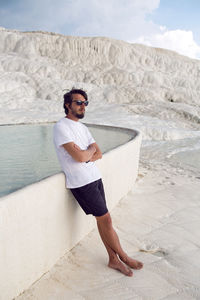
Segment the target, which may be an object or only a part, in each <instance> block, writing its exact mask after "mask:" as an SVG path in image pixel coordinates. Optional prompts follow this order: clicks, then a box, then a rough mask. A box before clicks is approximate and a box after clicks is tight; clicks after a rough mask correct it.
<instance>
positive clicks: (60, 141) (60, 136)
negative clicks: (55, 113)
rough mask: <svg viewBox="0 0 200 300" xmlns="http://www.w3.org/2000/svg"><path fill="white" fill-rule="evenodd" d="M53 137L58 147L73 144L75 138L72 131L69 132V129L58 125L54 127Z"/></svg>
mask: <svg viewBox="0 0 200 300" xmlns="http://www.w3.org/2000/svg"><path fill="white" fill-rule="evenodd" d="M53 136H54V143H55V145H56V147H59V146H62V145H64V144H67V143H70V142H73V137H72V134H71V132H70V130H68V128H64V127H63V126H61V125H60V124H56V125H55V126H54V130H53Z"/></svg>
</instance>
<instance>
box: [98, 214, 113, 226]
mask: <svg viewBox="0 0 200 300" xmlns="http://www.w3.org/2000/svg"><path fill="white" fill-rule="evenodd" d="M96 220H97V223H98V224H99V225H102V226H106V228H108V229H109V228H111V227H112V219H111V216H110V213H109V212H107V213H106V214H105V215H103V216H101V217H96Z"/></svg>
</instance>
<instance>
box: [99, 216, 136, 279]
mask: <svg viewBox="0 0 200 300" xmlns="http://www.w3.org/2000/svg"><path fill="white" fill-rule="evenodd" d="M97 226H98V230H99V234H100V236H101V239H102V241H103V243H104V245H105V247H106V250H107V252H108V256H109V262H108V266H109V267H110V268H112V269H115V270H118V271H120V272H122V273H123V274H125V275H126V276H132V275H133V272H132V271H131V269H130V268H128V267H127V266H126V265H124V264H123V263H122V262H121V261H120V260H119V258H118V256H117V254H116V253H115V251H114V250H113V249H111V248H110V247H109V246H108V245H107V243H106V241H105V238H104V236H103V232H102V231H101V228H100V226H99V224H98V222H97Z"/></svg>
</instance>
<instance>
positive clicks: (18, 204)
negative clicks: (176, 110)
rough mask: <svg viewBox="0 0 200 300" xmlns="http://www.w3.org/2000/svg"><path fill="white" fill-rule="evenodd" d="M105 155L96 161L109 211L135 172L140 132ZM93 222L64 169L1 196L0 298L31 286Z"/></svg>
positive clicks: (131, 183)
mask: <svg viewBox="0 0 200 300" xmlns="http://www.w3.org/2000/svg"><path fill="white" fill-rule="evenodd" d="M133 136H135V137H134V139H133V140H131V141H129V142H128V143H126V144H124V145H122V146H119V147H117V148H115V149H113V150H111V151H109V152H107V153H105V154H104V156H103V158H102V159H101V160H100V161H98V162H97V165H98V167H99V168H100V171H101V173H102V178H103V182H104V187H105V192H106V198H107V204H108V208H109V210H112V208H113V207H114V206H115V205H116V204H117V203H118V202H119V200H120V199H121V198H122V197H124V196H125V195H126V194H127V193H128V192H129V191H130V189H131V188H132V187H133V184H134V182H135V180H136V177H137V172H138V162H139V151H140V145H141V135H140V134H139V133H138V132H136V131H133ZM94 226H95V219H94V217H92V216H86V215H85V214H84V213H83V212H82V210H81V209H80V207H79V206H78V204H77V203H76V201H75V200H74V199H73V197H72V195H71V193H70V191H68V190H66V188H65V178H64V174H63V173H60V174H57V175H54V176H51V177H49V178H47V179H45V180H42V181H40V182H37V183H35V184H32V185H29V186H27V187H25V188H23V189H21V190H18V191H16V192H14V193H12V194H10V195H8V196H5V197H2V198H1V199H0V300H9V299H13V297H16V296H17V295H19V294H20V293H21V292H23V291H24V290H25V289H27V288H28V287H29V286H30V285H31V284H32V283H33V282H34V281H36V280H37V279H38V278H40V277H41V276H42V275H43V274H44V273H45V272H47V271H48V270H49V269H50V268H51V267H52V266H53V265H54V264H55V263H56V261H57V260H58V259H59V258H60V257H61V256H62V255H64V254H65V253H66V252H67V251H69V250H70V249H71V248H72V247H73V246H75V245H76V244H77V243H78V242H79V241H80V240H81V239H82V238H83V237H84V236H85V235H86V234H88V233H89V232H90V231H91V230H92V229H93V228H94Z"/></svg>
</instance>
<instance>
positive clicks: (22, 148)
mask: <svg viewBox="0 0 200 300" xmlns="http://www.w3.org/2000/svg"><path fill="white" fill-rule="evenodd" d="M52 127H53V124H48V125H46V124H45V125H15V126H0V139H1V144H0V196H3V195H6V194H9V193H11V192H13V191H16V190H17V189H19V188H22V187H24V186H26V185H28V184H31V183H34V182H37V181H39V180H41V179H43V178H45V177H48V176H50V175H53V174H56V173H58V172H60V171H61V169H60V165H59V163H58V161H57V157H56V154H55V150H54V146H53V137H52ZM89 127H90V131H91V132H92V134H93V136H94V138H95V139H96V141H97V143H98V144H99V145H100V148H101V149H102V152H106V151H108V150H110V149H112V148H114V147H116V146H118V145H120V144H124V143H126V142H127V141H128V140H130V139H132V137H133V134H132V133H130V131H124V130H121V129H117V130H116V129H113V128H109V127H108V128H105V127H98V126H93V127H91V126H89Z"/></svg>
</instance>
